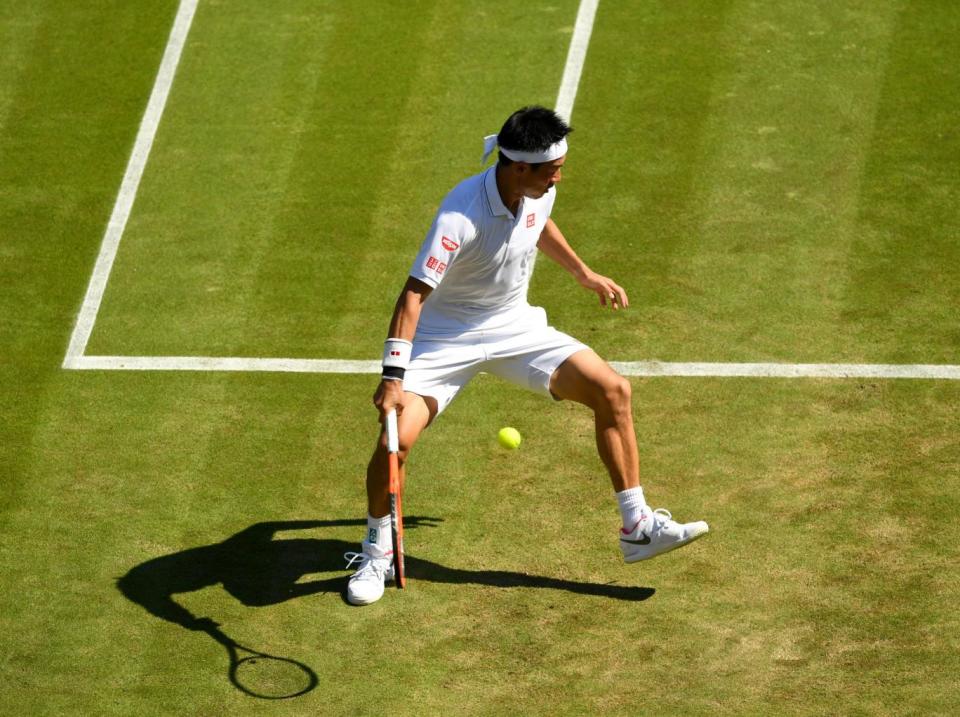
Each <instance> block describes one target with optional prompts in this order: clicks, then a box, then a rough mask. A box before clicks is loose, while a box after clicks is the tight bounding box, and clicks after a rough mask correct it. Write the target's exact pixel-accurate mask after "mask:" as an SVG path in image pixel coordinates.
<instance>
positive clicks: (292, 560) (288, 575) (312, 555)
mask: <svg viewBox="0 0 960 717" xmlns="http://www.w3.org/2000/svg"><path fill="white" fill-rule="evenodd" d="M406 522H407V526H408V527H410V528H417V527H419V526H421V525H432V524H435V523H437V522H439V520H437V519H433V518H424V517H419V516H410V517H409V518H407V521H406ZM366 524H367V522H366V520H365V519H351V520H302V521H277V522H264V523H256V524H254V525H251V526H250V527H248V528H245V529H244V530H241V531H240V532H239V533H237V534H235V535H232V536H231V537H229V538H227V539H226V540H224V541H223V542H220V543H215V544H213V545H204V546H200V547H196V548H189V549H187V550H183V551H181V552H178V553H173V554H170V555H163V556H160V557H158V558H154V559H152V560H148V561H146V562H144V563H141V564H140V565H137V566H135V567H133V568H131V569H130V571H129V572H127V574H126V575H124V576H123V577H121V578H119V579H118V580H117V589H118V590H119V591H120V592H121V593H122V594H123V595H124V596H125V597H126V598H127V599H128V600H130V601H132V602H134V603H136V604H138V605H140V606H141V607H143V608H144V609H145V610H147V612H149V613H150V614H151V615H154V616H155V617H158V618H160V619H162V620H166V621H167V622H170V623H173V624H175V625H179V626H180V627H183V628H186V629H187V630H192V631H195V632H203V633H206V634H207V635H209V636H210V637H211V638H213V639H214V640H215V641H216V642H218V643H219V644H221V645H223V647H224V648H226V650H227V653H228V656H229V660H230V666H229V670H228V677H229V680H230V682H231V683H232V684H233V685H234V687H236V688H237V689H239V690H240V691H242V692H244V693H245V694H247V695H250V696H252V697H260V698H263V699H286V698H291V697H298V696H300V695H303V694H305V693H307V692H309V691H311V690H312V689H313V688H314V687H316V685H317V684H318V681H319V680H318V678H317V675H316V674H315V673H314V672H313V670H312V669H311V668H310V667H309V666H308V665H306V664H304V663H302V662H299V661H297V660H294V659H292V658H289V657H278V656H276V655H271V654H268V653H266V652H260V651H259V650H255V649H251V648H247V647H243V646H242V645H240V644H239V643H237V642H236V641H235V640H234V639H233V638H231V637H229V636H228V635H227V634H226V633H225V632H224V631H223V630H222V629H221V626H220V625H219V624H218V623H217V622H216V621H215V620H214V619H212V618H211V617H209V616H197V615H194V614H193V613H191V612H190V610H188V609H187V608H186V607H184V606H183V605H182V604H180V603H179V602H177V600H176V599H175V598H176V596H177V595H180V594H183V593H190V592H194V591H196V590H201V589H203V588H206V587H210V586H213V585H218V584H220V585H222V586H223V589H224V590H225V591H226V592H227V593H228V594H230V595H231V596H232V597H234V598H235V599H237V600H238V601H239V602H241V603H242V604H243V605H246V606H248V607H265V606H268V605H277V604H279V603H282V602H286V601H287V600H292V599H295V598H299V597H304V596H307V595H314V594H318V593H335V594H339V595H341V596H342V595H343V593H344V587H345V584H346V583H345V580H344V574H345V568H344V565H345V562H344V558H343V554H344V553H345V552H348V551H351V550H355V549H356V547H357V545H356V543H352V542H350V543H348V542H346V541H343V540H335V539H323V538H309V537H302V538H300V537H297V538H282V537H281V538H277V537H276V535H277V533H279V532H281V531H303V530H314V529H318V528H332V527H342V526H364V527H365V526H366ZM325 573H327V574H332V575H331V577H323V575H324V574H325Z"/></svg>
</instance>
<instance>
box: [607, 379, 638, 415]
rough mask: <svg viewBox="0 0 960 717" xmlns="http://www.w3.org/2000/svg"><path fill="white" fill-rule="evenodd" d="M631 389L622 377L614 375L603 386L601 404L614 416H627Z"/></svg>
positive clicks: (629, 407)
mask: <svg viewBox="0 0 960 717" xmlns="http://www.w3.org/2000/svg"><path fill="white" fill-rule="evenodd" d="M632 402H633V388H632V386H631V385H630V382H629V381H628V380H627V379H625V378H624V377H623V376H620V375H618V374H614V375H613V376H612V377H611V379H610V380H609V381H607V382H606V383H605V385H604V386H603V404H604V406H605V407H606V408H607V409H608V410H609V411H610V412H611V413H612V414H613V415H615V416H617V417H619V416H622V415H629V414H630V412H631V406H632Z"/></svg>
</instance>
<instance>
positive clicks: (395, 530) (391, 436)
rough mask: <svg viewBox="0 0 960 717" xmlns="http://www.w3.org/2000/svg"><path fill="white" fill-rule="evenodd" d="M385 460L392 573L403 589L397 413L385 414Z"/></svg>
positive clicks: (401, 510)
mask: <svg viewBox="0 0 960 717" xmlns="http://www.w3.org/2000/svg"><path fill="white" fill-rule="evenodd" d="M386 424H387V460H388V463H389V466H390V532H391V533H392V534H393V572H394V576H395V579H396V581H397V587H398V588H400V589H403V588H404V587H405V586H406V584H407V578H406V575H405V574H404V569H403V507H402V505H403V503H402V500H401V496H400V458H399V456H398V453H399V452H400V438H399V436H398V435H397V412H396V411H395V410H391V411H390V413H388V414H387V420H386Z"/></svg>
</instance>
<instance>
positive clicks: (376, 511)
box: [344, 392, 437, 605]
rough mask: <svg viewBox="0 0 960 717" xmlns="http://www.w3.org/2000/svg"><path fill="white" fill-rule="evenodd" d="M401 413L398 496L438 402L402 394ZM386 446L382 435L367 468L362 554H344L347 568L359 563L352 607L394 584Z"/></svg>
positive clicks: (350, 596) (373, 599)
mask: <svg viewBox="0 0 960 717" xmlns="http://www.w3.org/2000/svg"><path fill="white" fill-rule="evenodd" d="M402 405H403V410H402V411H400V413H399V416H398V418H397V427H398V433H399V439H400V453H399V463H400V492H401V494H402V493H403V483H404V477H405V471H404V463H405V462H406V458H407V456H408V455H409V453H410V449H411V448H412V447H413V444H414V443H416V442H417V439H418V438H419V437H420V434H421V433H422V432H423V429H425V428H426V427H427V426H428V425H429V424H430V421H432V420H433V418H434V417H435V416H436V414H437V402H436V401H435V400H434V399H432V398H429V397H428V398H424V397H422V396H418V395H417V394H415V393H410V392H406V393H404V394H403V403H402ZM387 455H388V454H387V442H386V436H385V434H384V432H381V434H380V438H379V439H378V441H377V446H376V448H375V449H374V451H373V456H372V457H371V458H370V463H369V464H368V466H367V535H366V539H365V540H364V541H363V548H362V552H360V553H347V554H346V555H345V556H344V557H346V559H347V561H348V564H347V567H350V566H352V565H353V564H354V563H359V568H358V569H357V572H355V573H354V574H353V577H351V578H350V581H349V582H348V583H347V601H348V602H350V603H351V604H352V605H369V604H370V603H372V602H376V601H377V600H379V599H380V598H381V597H382V596H383V590H384V584H385V583H386V582H389V581H390V580H393V577H394V576H393V537H392V535H391V533H390V476H389V467H388V465H389V464H388V457H387Z"/></svg>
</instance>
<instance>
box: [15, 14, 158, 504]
mask: <svg viewBox="0 0 960 717" xmlns="http://www.w3.org/2000/svg"><path fill="white" fill-rule="evenodd" d="M173 9H174V8H173V6H172V5H166V4H164V3H156V4H155V5H151V8H150V10H149V12H142V11H141V12H136V11H135V10H134V9H132V8H130V7H129V6H128V5H127V4H125V3H103V4H101V5H98V6H97V7H96V8H95V9H89V8H80V7H78V6H77V5H76V4H75V3H70V2H47V3H37V4H30V5H16V6H14V5H10V4H8V5H5V6H4V10H3V13H4V18H5V19H6V22H5V23H4V27H5V29H6V28H9V29H10V31H11V32H15V33H17V32H22V33H23V35H22V36H19V35H18V37H19V40H17V41H12V42H11V43H10V44H9V45H4V46H2V47H0V57H3V58H4V59H3V60H2V62H3V63H4V67H5V68H6V69H5V70H4V72H5V75H4V81H3V83H2V89H0V95H2V97H4V100H3V101H4V102H5V103H7V104H6V107H7V109H6V110H5V112H6V115H5V118H4V120H3V126H2V129H0V284H2V286H3V291H2V292H0V313H2V315H3V317H4V318H3V321H2V322H0V345H2V347H3V348H2V358H0V381H2V384H3V387H4V388H3V390H2V391H0V396H2V398H0V405H2V406H3V415H4V420H3V421H2V426H0V457H2V460H0V473H2V476H3V481H2V482H3V486H4V489H3V491H2V495H0V505H2V509H3V510H5V509H6V508H7V507H8V506H15V505H17V502H18V495H19V486H21V485H22V483H23V481H24V480H25V478H24V471H23V470H22V467H23V465H24V463H25V462H26V461H28V457H27V456H28V446H30V444H31V442H32V438H33V435H34V432H35V431H36V427H37V426H36V419H37V416H38V415H40V413H41V412H42V411H43V410H44V408H45V406H46V405H47V403H48V402H51V401H54V402H55V401H56V400H57V396H56V393H55V392H54V393H48V390H47V387H48V386H49V382H50V381H51V380H53V379H55V378H56V376H57V374H58V373H59V372H60V362H61V360H62V358H63V354H64V351H65V349H66V345H67V341H68V339H69V335H70V330H71V328H72V326H73V321H74V318H75V316H76V311H77V308H78V306H79V302H80V299H81V297H82V296H83V292H84V289H85V287H86V283H87V281H88V279H89V276H90V270H91V267H92V265H93V260H94V258H95V257H96V253H97V247H98V246H99V242H100V238H101V237H102V235H103V226H104V223H105V221H106V217H107V216H109V213H110V207H111V205H112V202H113V200H114V198H115V196H116V191H117V181H118V177H120V176H122V173H123V167H124V163H125V162H126V158H127V154H128V152H129V147H130V145H131V144H132V143H133V137H134V135H135V133H136V126H137V123H138V121H139V118H140V116H141V114H142V112H143V105H142V97H143V95H144V93H149V88H150V83H151V82H152V76H153V74H155V67H156V63H157V62H159V57H160V55H161V54H162V52H163V43H164V40H165V37H166V33H167V32H168V31H169V24H170V19H171V17H172V11H173ZM87 20H88V21H89V22H90V25H89V26H87V25H85V24H84V21H87ZM7 22H8V23H9V24H7ZM31 28H32V29H31ZM158 28H159V31H160V33H161V35H157V34H155V31H156V30H157V29H158ZM114 36H116V37H119V38H122V40H115V41H109V42H108V38H111V37H114ZM103 44H107V45H109V49H105V48H104V47H103V46H102V45H103ZM139 62H146V63H147V64H148V65H150V66H151V67H149V68H145V69H144V70H143V71H142V72H141V71H140V69H139V65H138V63H139Z"/></svg>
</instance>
